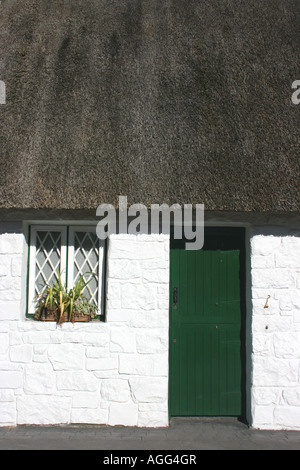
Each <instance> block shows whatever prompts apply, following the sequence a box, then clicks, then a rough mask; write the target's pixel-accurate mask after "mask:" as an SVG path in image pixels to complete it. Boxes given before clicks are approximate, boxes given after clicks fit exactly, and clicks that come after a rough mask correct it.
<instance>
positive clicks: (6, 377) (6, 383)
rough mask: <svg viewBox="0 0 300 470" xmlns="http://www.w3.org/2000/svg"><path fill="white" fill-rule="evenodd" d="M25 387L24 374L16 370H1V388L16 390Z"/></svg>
mask: <svg viewBox="0 0 300 470" xmlns="http://www.w3.org/2000/svg"><path fill="white" fill-rule="evenodd" d="M22 387H23V373H22V372H18V371H14V370H0V388H6V389H16V388H22Z"/></svg>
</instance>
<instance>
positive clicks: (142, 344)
mask: <svg viewBox="0 0 300 470" xmlns="http://www.w3.org/2000/svg"><path fill="white" fill-rule="evenodd" d="M168 345H169V339H168V337H167V332H166V330H165V329H152V330H150V331H147V332H145V333H137V335H136V348H137V351H138V352H139V353H140V354H151V353H152V354H153V353H160V352H164V351H167V350H168Z"/></svg>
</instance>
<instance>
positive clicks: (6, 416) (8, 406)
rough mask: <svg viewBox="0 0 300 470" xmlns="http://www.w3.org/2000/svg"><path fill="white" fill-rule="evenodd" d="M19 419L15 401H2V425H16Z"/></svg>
mask: <svg viewBox="0 0 300 470" xmlns="http://www.w3.org/2000/svg"><path fill="white" fill-rule="evenodd" d="M16 419H17V410H16V405H15V403H1V402H0V426H14V425H15V424H16Z"/></svg>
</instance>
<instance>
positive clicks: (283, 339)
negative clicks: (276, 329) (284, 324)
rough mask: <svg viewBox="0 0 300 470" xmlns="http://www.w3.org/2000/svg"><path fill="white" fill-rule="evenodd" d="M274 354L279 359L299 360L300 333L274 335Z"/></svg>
mask: <svg viewBox="0 0 300 470" xmlns="http://www.w3.org/2000/svg"><path fill="white" fill-rule="evenodd" d="M274 352H275V356H276V357H280V358H294V359H297V358H300V332H297V333H292V332H281V333H277V334H274Z"/></svg>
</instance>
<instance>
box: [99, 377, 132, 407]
mask: <svg viewBox="0 0 300 470" xmlns="http://www.w3.org/2000/svg"><path fill="white" fill-rule="evenodd" d="M101 397H102V398H103V400H105V401H108V402H115V401H116V402H127V401H128V400H129V398H130V389H129V384H128V380H125V379H124V380H123V379H103V381H102V385H101Z"/></svg>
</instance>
